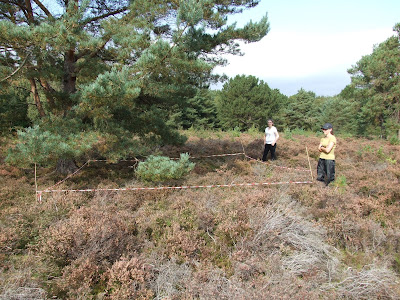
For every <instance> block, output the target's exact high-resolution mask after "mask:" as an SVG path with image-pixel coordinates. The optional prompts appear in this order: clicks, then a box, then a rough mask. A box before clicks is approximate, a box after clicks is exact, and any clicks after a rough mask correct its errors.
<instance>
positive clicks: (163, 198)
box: [0, 130, 400, 299]
mask: <svg viewBox="0 0 400 300" xmlns="http://www.w3.org/2000/svg"><path fill="white" fill-rule="evenodd" d="M185 134H186V135H187V136H188V140H187V141H186V143H185V144H184V145H181V146H164V147H161V148H159V149H157V153H156V154H157V155H162V156H165V157H173V158H179V157H180V154H181V153H189V154H190V155H191V156H192V157H193V158H190V159H189V160H190V162H192V163H195V165H194V167H193V169H192V170H191V171H190V172H189V173H188V174H186V175H185V176H184V177H182V178H179V179H173V180H168V182H166V183H165V182H155V183H152V182H146V181H142V180H141V179H140V178H139V177H138V176H136V175H135V170H136V168H137V165H138V164H137V162H135V161H121V162H108V163H107V162H104V161H99V162H90V163H89V164H88V165H87V166H85V167H84V168H82V170H81V171H80V172H79V173H77V174H76V175H75V176H72V177H71V178H69V179H68V180H65V181H64V182H62V183H61V184H59V185H57V189H85V188H96V189H102V188H103V189H104V188H110V189H111V188H134V187H143V186H146V187H152V186H163V185H164V184H168V185H171V186H181V185H184V186H197V185H212V184H214V185H216V184H221V185H223V184H228V185H229V184H235V183H236V184H239V183H254V182H256V183H260V182H288V181H300V182H303V181H311V174H310V172H307V171H303V170H304V169H305V170H307V169H308V168H309V164H308V157H307V152H306V147H307V150H308V153H309V157H310V162H311V167H312V169H313V176H314V180H313V182H312V183H309V184H294V183H293V184H282V185H264V186H246V187H225V188H202V189H194V188H192V189H183V190H143V191H97V192H85V193H78V192H76V193H74V192H70V193H67V192H63V193H45V194H43V197H42V202H40V203H39V202H38V201H37V199H36V196H35V181H34V169H33V168H26V169H24V168H16V167H13V166H10V165H7V164H5V162H4V158H5V156H6V148H7V147H8V146H9V144H10V143H11V141H10V140H8V139H6V138H2V140H1V142H2V147H1V164H0V175H1V181H0V201H1V202H0V212H1V214H0V226H1V231H0V248H1V251H0V253H1V254H0V255H1V265H0V268H1V273H0V297H1V299H46V298H56V299H269V298H270V299H305V298H307V299H398V298H399V297H400V290H399V275H400V255H399V253H400V224H399V218H398V216H399V213H400V189H399V180H400V168H399V160H400V148H399V146H398V145H392V144H390V143H389V142H388V141H386V140H382V139H362V138H355V137H346V136H340V135H339V136H338V147H337V151H336V152H337V159H336V163H337V164H336V173H337V179H336V181H335V183H334V184H332V185H330V186H329V187H327V188H326V187H324V186H323V185H320V184H319V182H316V181H315V175H316V171H315V168H316V162H317V158H318V155H319V153H318V151H317V146H318V143H319V138H320V136H319V135H316V134H314V133H309V134H307V133H306V132H303V133H301V134H299V133H298V132H290V131H287V132H285V133H282V136H281V138H280V140H279V142H278V150H277V156H278V160H277V161H276V162H273V163H267V164H262V163H261V162H260V161H257V160H253V159H250V158H246V157H245V156H243V155H235V156H226V157H205V156H210V155H214V154H224V153H240V152H242V151H243V149H244V151H245V152H246V155H247V156H249V157H252V158H255V159H260V157H261V154H262V139H261V137H262V135H261V134H259V133H256V132H252V131H249V132H248V133H239V132H236V131H230V132H211V131H193V130H192V131H189V132H185ZM141 159H143V160H145V157H143V158H141ZM84 163H85V161H83V160H82V161H79V162H78V165H79V166H81V165H83V164H84ZM279 166H280V167H286V168H278V167H279ZM63 178H64V177H63V176H61V175H59V174H57V173H54V172H53V169H51V168H39V169H38V188H39V189H44V188H46V187H49V186H52V185H53V184H55V183H57V182H59V180H61V179H63Z"/></svg>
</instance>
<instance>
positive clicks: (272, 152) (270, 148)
mask: <svg viewBox="0 0 400 300" xmlns="http://www.w3.org/2000/svg"><path fill="white" fill-rule="evenodd" d="M275 150H276V143H275V145H273V146H272V145H271V144H265V148H264V154H263V157H262V160H263V161H266V160H267V155H268V152H269V151H271V160H275V159H276V156H275Z"/></svg>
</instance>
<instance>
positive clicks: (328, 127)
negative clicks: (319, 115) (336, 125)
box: [321, 123, 333, 129]
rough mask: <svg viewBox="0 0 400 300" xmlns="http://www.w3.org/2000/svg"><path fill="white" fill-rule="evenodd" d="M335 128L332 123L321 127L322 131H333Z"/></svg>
mask: <svg viewBox="0 0 400 300" xmlns="http://www.w3.org/2000/svg"><path fill="white" fill-rule="evenodd" d="M331 128H333V126H332V124H331V123H325V124H324V126H322V127H321V129H331Z"/></svg>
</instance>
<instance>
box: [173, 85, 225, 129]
mask: <svg viewBox="0 0 400 300" xmlns="http://www.w3.org/2000/svg"><path fill="white" fill-rule="evenodd" d="M212 97H213V92H212V91H209V90H199V91H198V92H197V94H196V96H194V97H193V98H190V99H188V100H187V101H186V102H184V103H182V104H180V105H176V106H175V107H174V108H173V109H174V111H173V114H172V115H171V117H170V119H169V121H168V122H167V124H168V125H171V126H174V127H176V128H182V129H189V128H193V129H214V128H217V127H218V119H217V112H216V106H215V103H214V100H213V98H212Z"/></svg>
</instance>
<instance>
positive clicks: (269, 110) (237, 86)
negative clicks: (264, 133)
mask: <svg viewBox="0 0 400 300" xmlns="http://www.w3.org/2000/svg"><path fill="white" fill-rule="evenodd" d="M285 101H286V96H284V95H282V94H280V92H279V91H278V90H271V88H270V87H269V86H268V84H266V83H264V82H263V81H262V80H259V79H258V78H256V77H254V76H245V75H237V76H235V77H234V78H231V79H230V80H229V81H228V82H227V83H226V84H225V85H224V87H223V89H222V91H221V92H220V94H219V95H218V97H217V111H218V119H219V120H220V123H221V126H222V127H223V128H225V129H233V128H235V127H236V128H239V129H240V130H247V129H249V128H251V127H256V128H259V129H261V128H263V127H265V126H266V124H267V122H266V121H267V119H268V118H271V117H273V116H275V115H279V113H280V110H281V107H282V106H283V105H284V103H285Z"/></svg>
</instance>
